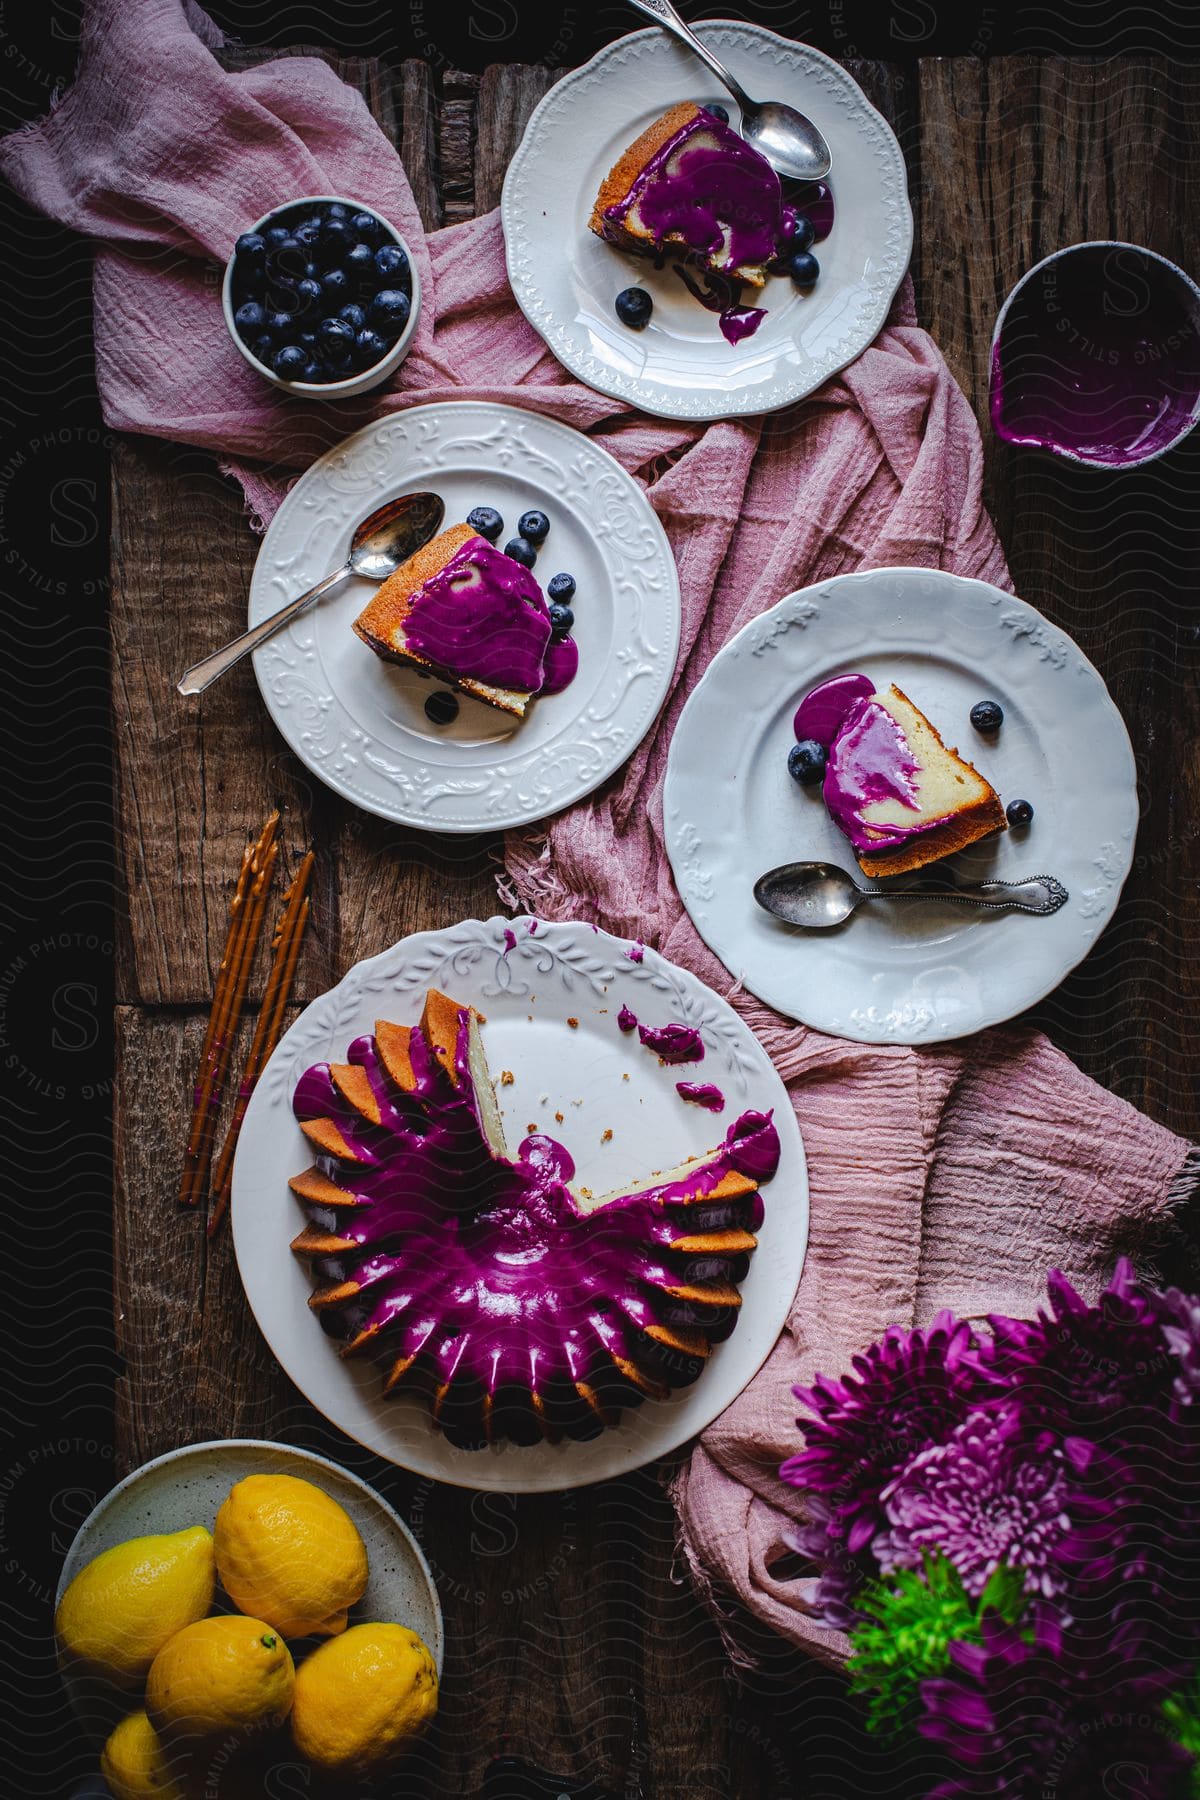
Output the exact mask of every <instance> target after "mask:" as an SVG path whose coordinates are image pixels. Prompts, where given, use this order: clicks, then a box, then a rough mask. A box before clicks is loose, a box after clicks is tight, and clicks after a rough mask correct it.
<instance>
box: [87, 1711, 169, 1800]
mask: <svg viewBox="0 0 1200 1800" xmlns="http://www.w3.org/2000/svg"><path fill="white" fill-rule="evenodd" d="M100 1773H101V1774H102V1775H103V1777H104V1779H105V1781H106V1782H107V1783H108V1786H109V1788H110V1789H111V1791H112V1793H113V1794H114V1795H115V1800H182V1797H183V1789H182V1788H181V1787H179V1786H178V1784H177V1783H176V1782H175V1781H173V1780H172V1779H171V1771H170V1765H169V1762H168V1758H167V1753H166V1751H165V1750H164V1748H163V1745H162V1740H161V1738H160V1737H159V1735H158V1733H157V1732H156V1731H155V1729H154V1727H153V1725H151V1723H150V1721H149V1719H148V1718H147V1717H146V1715H145V1713H144V1712H135V1713H130V1714H129V1716H128V1718H125V1719H122V1720H121V1723H120V1724H119V1725H118V1726H117V1728H116V1730H115V1731H114V1732H113V1733H112V1734H111V1736H110V1737H109V1740H108V1742H107V1743H106V1744H105V1746H104V1749H103V1750H102V1751H101V1752H100Z"/></svg>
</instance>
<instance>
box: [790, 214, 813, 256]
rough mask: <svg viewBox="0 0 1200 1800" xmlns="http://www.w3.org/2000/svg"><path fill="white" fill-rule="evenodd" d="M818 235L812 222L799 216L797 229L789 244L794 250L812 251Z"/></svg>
mask: <svg viewBox="0 0 1200 1800" xmlns="http://www.w3.org/2000/svg"><path fill="white" fill-rule="evenodd" d="M816 235H817V234H816V230H815V229H814V226H813V222H812V220H811V219H806V218H804V217H803V215H802V214H797V217H796V229H795V231H793V233H792V235H791V237H790V238H789V239H788V242H789V243H790V245H791V247H792V249H793V250H810V249H811V248H812V245H813V241H814V239H815V238H816Z"/></svg>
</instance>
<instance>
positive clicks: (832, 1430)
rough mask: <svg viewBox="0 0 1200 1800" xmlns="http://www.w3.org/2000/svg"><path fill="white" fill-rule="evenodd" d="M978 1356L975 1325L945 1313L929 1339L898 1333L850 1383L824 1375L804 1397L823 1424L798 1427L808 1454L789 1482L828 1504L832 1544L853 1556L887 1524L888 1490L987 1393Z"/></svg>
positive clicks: (788, 1467)
mask: <svg viewBox="0 0 1200 1800" xmlns="http://www.w3.org/2000/svg"><path fill="white" fill-rule="evenodd" d="M975 1349H976V1345H975V1339H974V1337H973V1335H972V1333H971V1328H970V1326H969V1325H966V1324H964V1323H962V1322H961V1321H958V1320H956V1319H955V1317H954V1315H953V1314H952V1313H948V1312H943V1313H939V1314H938V1316H937V1318H936V1319H934V1321H933V1323H932V1325H930V1326H928V1327H927V1329H925V1330H923V1331H904V1330H902V1329H901V1328H900V1327H899V1326H891V1327H889V1329H888V1330H887V1331H885V1332H884V1334H883V1337H882V1338H881V1339H880V1341H879V1342H878V1343H877V1344H873V1345H872V1346H871V1348H870V1349H869V1350H868V1351H867V1353H866V1355H865V1356H856V1357H855V1358H854V1370H855V1372H854V1373H853V1374H851V1375H846V1376H844V1377H843V1378H842V1379H841V1380H840V1381H831V1380H829V1379H828V1378H827V1377H825V1376H823V1375H818V1376H817V1377H816V1379H815V1380H814V1382H813V1385H812V1387H811V1388H797V1389H796V1390H795V1391H796V1398H797V1399H798V1400H800V1401H801V1403H802V1404H803V1405H805V1406H807V1407H808V1408H810V1410H811V1411H812V1412H813V1413H814V1414H815V1415H816V1417H815V1418H801V1419H800V1420H798V1421H797V1423H798V1424H799V1426H800V1429H801V1430H802V1431H803V1432H804V1436H805V1440H806V1447H805V1449H803V1450H802V1451H801V1452H800V1453H799V1455H797V1456H793V1457H790V1458H789V1459H788V1461H787V1462H785V1463H784V1464H783V1466H782V1468H781V1469H780V1471H779V1473H780V1475H781V1476H782V1477H783V1479H784V1480H785V1481H788V1482H790V1483H791V1484H792V1486H793V1487H798V1488H807V1489H809V1490H812V1491H814V1492H815V1493H817V1494H819V1495H821V1496H822V1497H823V1498H824V1500H825V1501H826V1502H827V1505H828V1509H829V1511H828V1521H829V1522H828V1527H827V1535H828V1536H829V1537H830V1538H835V1539H840V1540H841V1541H842V1542H843V1543H844V1544H845V1547H846V1550H847V1551H848V1552H849V1554H850V1555H851V1556H855V1555H857V1554H858V1553H859V1552H860V1551H861V1550H863V1549H865V1548H866V1546H867V1545H868V1544H869V1543H870V1541H871V1539H872V1538H873V1537H874V1536H875V1534H876V1532H877V1531H879V1530H880V1528H881V1527H882V1526H883V1524H884V1516H883V1508H882V1505H881V1502H880V1491H881V1490H882V1489H883V1488H884V1487H885V1486H886V1485H887V1483H888V1482H889V1481H890V1480H891V1479H892V1477H893V1476H895V1475H898V1474H899V1473H900V1471H901V1470H902V1469H903V1468H904V1467H905V1466H906V1465H907V1464H908V1463H909V1462H910V1461H911V1460H912V1458H913V1457H914V1456H916V1455H917V1454H918V1453H919V1452H920V1451H922V1450H925V1449H927V1448H928V1447H929V1446H930V1445H931V1444H939V1443H942V1442H943V1441H944V1440H945V1439H946V1438H947V1437H949V1435H950V1433H951V1432H952V1431H953V1430H954V1428H955V1426H956V1425H958V1424H960V1423H961V1421H962V1420H963V1419H964V1418H965V1417H966V1415H967V1413H968V1412H969V1411H970V1410H971V1405H972V1402H973V1401H974V1400H975V1399H976V1398H977V1396H978V1394H979V1392H980V1390H981V1387H982V1385H983V1384H982V1382H981V1378H980V1375H979V1372H978V1367H977V1358H976V1356H975V1355H974V1354H973V1353H974V1351H975Z"/></svg>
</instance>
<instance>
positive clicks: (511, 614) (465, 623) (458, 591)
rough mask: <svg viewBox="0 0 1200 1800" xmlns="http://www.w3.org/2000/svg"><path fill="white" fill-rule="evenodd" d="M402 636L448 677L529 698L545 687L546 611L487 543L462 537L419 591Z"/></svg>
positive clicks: (515, 568)
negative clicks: (463, 678) (468, 679)
mask: <svg viewBox="0 0 1200 1800" xmlns="http://www.w3.org/2000/svg"><path fill="white" fill-rule="evenodd" d="M404 632H405V637H406V638H407V640H408V642H409V643H410V644H411V646H412V648H413V649H414V650H417V651H419V652H420V654H421V655H422V656H425V657H427V658H428V660H429V661H430V662H432V663H436V664H437V665H438V666H439V667H440V668H443V669H447V670H450V671H451V672H452V673H454V674H457V675H470V676H472V677H473V678H474V679H475V680H477V681H484V682H487V683H489V684H490V685H491V686H493V687H506V688H515V689H518V690H520V691H521V692H523V693H527V694H536V693H537V692H538V691H539V690H540V689H541V687H542V685H543V680H544V674H545V658H546V647H547V645H548V644H549V642H550V611H549V608H548V607H547V605H546V602H545V600H544V599H543V597H542V590H541V589H540V588H539V586H538V584H537V582H536V581H535V580H534V578H533V576H532V575H531V574H530V572H529V570H528V569H526V568H524V567H523V566H522V564H520V563H519V562H516V561H514V559H513V558H512V557H511V556H505V555H504V553H503V551H501V550H497V549H496V547H495V546H494V545H493V544H489V543H488V541H487V539H486V538H482V537H473V538H468V539H467V541H466V543H465V544H463V545H462V547H461V548H460V549H459V550H456V551H455V553H454V555H453V556H452V557H451V558H450V560H449V562H448V563H446V564H445V566H444V567H443V568H441V569H439V570H438V571H437V573H436V575H432V576H431V577H430V578H429V580H428V581H427V582H425V583H424V585H423V586H422V587H421V588H420V589H419V590H418V591H417V594H416V597H415V599H414V600H413V602H412V606H411V608H410V611H409V613H408V616H407V618H406V619H405V621H404Z"/></svg>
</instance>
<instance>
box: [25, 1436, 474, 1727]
mask: <svg viewBox="0 0 1200 1800" xmlns="http://www.w3.org/2000/svg"><path fill="white" fill-rule="evenodd" d="M264 1474H265V1475H295V1476H297V1477H298V1478H299V1479H300V1480H301V1481H311V1482H313V1483H314V1484H315V1485H316V1486H317V1487H319V1488H323V1489H324V1490H325V1492H326V1493H327V1494H329V1495H331V1496H332V1498H333V1499H334V1500H336V1501H337V1502H338V1503H339V1505H341V1506H344V1507H345V1509H346V1511H347V1512H348V1513H349V1514H350V1517H351V1518H352V1519H353V1520H354V1523H355V1524H356V1525H357V1526H358V1529H359V1531H360V1533H361V1534H362V1540H363V1542H364V1544H365V1545H366V1547H367V1562H368V1567H369V1571H370V1572H369V1575H368V1579H367V1588H366V1592H365V1593H364V1595H363V1597H362V1599H361V1600H360V1601H359V1603H358V1605H357V1606H355V1607H354V1608H353V1609H352V1611H351V1614H350V1623H351V1624H352V1625H357V1624H360V1623H361V1622H363V1621H364V1620H368V1619H369V1620H373V1621H384V1622H387V1623H395V1624H400V1625H411V1626H412V1628H413V1630H414V1631H416V1633H417V1634H418V1636H419V1637H421V1638H423V1639H424V1641H425V1643H427V1644H428V1646H429V1648H430V1650H431V1651H432V1652H433V1657H434V1661H435V1662H436V1663H437V1667H438V1673H439V1675H440V1674H441V1670H442V1653H443V1649H444V1634H443V1631H442V1609H441V1606H440V1604H439V1601H438V1596H437V1587H436V1585H435V1583H434V1579H433V1576H432V1574H431V1573H430V1569H429V1564H428V1563H427V1562H426V1561H425V1558H424V1556H423V1554H422V1552H421V1549H420V1546H419V1545H418V1544H417V1541H416V1539H415V1538H414V1537H413V1534H412V1532H411V1531H410V1530H409V1529H408V1526H407V1525H406V1524H405V1523H404V1521H403V1519H401V1518H400V1517H399V1515H398V1514H397V1513H395V1512H393V1511H392V1509H391V1507H390V1506H389V1505H388V1504H387V1503H386V1501H384V1500H382V1499H381V1498H380V1496H379V1495H378V1494H377V1493H376V1492H375V1490H374V1488H372V1487H368V1486H367V1483H366V1482H365V1481H360V1480H359V1478H358V1476H357V1475H351V1474H350V1473H349V1471H348V1470H346V1469H343V1468H340V1467H339V1466H338V1464H337V1463H333V1462H330V1461H329V1460H328V1458H326V1457H324V1456H315V1455H314V1454H313V1453H312V1451H311V1450H295V1449H292V1448H291V1447H290V1446H289V1445H287V1444H271V1443H266V1442H261V1441H258V1440H256V1439H252V1438H234V1439H230V1440H228V1441H224V1442H217V1443H212V1444H189V1445H187V1446H185V1447H184V1448H183V1449H181V1450H171V1451H168V1453H167V1454H166V1455H165V1456H159V1457H156V1458H155V1460H154V1461H153V1462H148V1463H145V1464H143V1466H142V1467H141V1468H140V1469H135V1470H134V1472H133V1474H132V1475H127V1476H126V1478H125V1480H124V1481H122V1482H120V1483H119V1485H118V1486H117V1487H115V1488H113V1489H112V1491H111V1493H108V1494H106V1495H105V1496H104V1498H103V1500H101V1501H100V1503H99V1505H98V1506H96V1507H94V1508H93V1509H92V1511H91V1512H90V1513H89V1514H88V1516H87V1518H86V1519H85V1520H84V1522H83V1524H82V1525H81V1526H80V1527H79V1530H78V1532H77V1533H76V1535H75V1541H74V1543H73V1544H72V1545H71V1548H70V1550H69V1551H68V1552H67V1559H66V1561H65V1562H64V1563H63V1567H62V1574H61V1575H60V1577H59V1582H58V1593H57V1594H56V1596H55V1605H56V1606H57V1604H58V1602H59V1600H61V1599H62V1596H63V1594H64V1593H65V1592H66V1589H67V1588H68V1586H69V1585H70V1583H71V1582H72V1581H74V1579H75V1577H76V1575H78V1574H79V1571H80V1570H81V1569H82V1568H84V1567H85V1565H86V1564H87V1563H89V1562H91V1561H92V1559H93V1557H96V1556H99V1555H100V1553H101V1551H102V1550H111V1549H112V1548H113V1546H114V1545H115V1544H124V1543H126V1542H127V1541H128V1540H129V1539H130V1538H135V1537H144V1536H147V1535H149V1534H157V1533H160V1532H170V1531H183V1530H185V1529H186V1527H187V1526H189V1525H207V1526H208V1528H209V1530H210V1531H211V1530H212V1527H213V1522H214V1520H215V1519H216V1516H217V1509H218V1508H219V1507H220V1505H221V1503H222V1501H223V1500H224V1499H225V1497H226V1495H227V1494H228V1492H229V1490H230V1488H231V1487H232V1486H233V1484H234V1482H235V1481H241V1480H242V1479H243V1477H244V1476H246V1475H264ZM220 1601H221V1596H220V1590H219V1588H218V1603H220ZM224 1604H225V1605H228V1602H224ZM63 1678H64V1680H65V1682H66V1684H67V1691H68V1693H69V1695H70V1699H71V1704H72V1706H73V1707H74V1709H75V1712H76V1715H77V1716H78V1718H79V1720H80V1723H81V1724H82V1725H83V1726H84V1728H85V1730H87V1731H88V1732H89V1733H90V1734H91V1735H92V1736H93V1737H95V1738H96V1739H98V1740H100V1741H102V1740H103V1738H104V1737H105V1736H107V1734H108V1732H109V1731H110V1730H111V1729H112V1725H113V1722H114V1721H113V1717H112V1712H113V1706H114V1701H113V1696H112V1694H111V1692H109V1691H108V1690H106V1689H101V1688H100V1687H99V1686H97V1685H95V1684H93V1683H91V1682H89V1681H87V1680H86V1679H82V1678H81V1677H79V1676H78V1675H76V1674H72V1673H71V1671H70V1670H69V1669H64V1673H63ZM126 1710H128V1707H127V1705H123V1706H121V1707H120V1708H119V1711H126Z"/></svg>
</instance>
